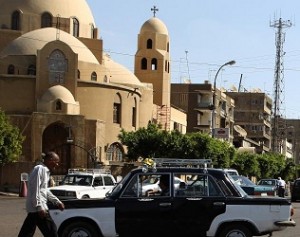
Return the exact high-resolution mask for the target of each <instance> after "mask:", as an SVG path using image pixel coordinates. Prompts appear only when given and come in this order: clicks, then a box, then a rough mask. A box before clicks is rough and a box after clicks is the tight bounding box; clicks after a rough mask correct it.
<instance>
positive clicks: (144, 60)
mask: <svg viewBox="0 0 300 237" xmlns="http://www.w3.org/2000/svg"><path fill="white" fill-rule="evenodd" d="M142 70H147V59H146V58H143V59H142Z"/></svg>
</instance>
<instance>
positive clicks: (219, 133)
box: [214, 128, 229, 139]
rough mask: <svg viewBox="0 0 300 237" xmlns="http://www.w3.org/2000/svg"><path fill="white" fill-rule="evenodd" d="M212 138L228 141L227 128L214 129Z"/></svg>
mask: <svg viewBox="0 0 300 237" xmlns="http://www.w3.org/2000/svg"><path fill="white" fill-rule="evenodd" d="M214 137H215V138H223V139H229V128H215V129H214Z"/></svg>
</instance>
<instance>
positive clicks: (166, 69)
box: [165, 60, 168, 72]
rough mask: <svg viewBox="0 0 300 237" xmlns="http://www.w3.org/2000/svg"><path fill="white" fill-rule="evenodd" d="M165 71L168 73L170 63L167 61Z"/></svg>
mask: <svg viewBox="0 0 300 237" xmlns="http://www.w3.org/2000/svg"><path fill="white" fill-rule="evenodd" d="M165 71H166V72H167V71H168V61H167V60H166V61H165Z"/></svg>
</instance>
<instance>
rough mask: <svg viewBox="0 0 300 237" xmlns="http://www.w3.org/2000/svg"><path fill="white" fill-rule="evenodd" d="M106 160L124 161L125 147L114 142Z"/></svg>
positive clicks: (108, 150) (107, 152)
mask: <svg viewBox="0 0 300 237" xmlns="http://www.w3.org/2000/svg"><path fill="white" fill-rule="evenodd" d="M106 160H108V161H122V160H123V149H122V147H121V146H120V145H119V144H118V143H114V144H112V145H111V146H110V147H109V148H108V149H107V151H106Z"/></svg>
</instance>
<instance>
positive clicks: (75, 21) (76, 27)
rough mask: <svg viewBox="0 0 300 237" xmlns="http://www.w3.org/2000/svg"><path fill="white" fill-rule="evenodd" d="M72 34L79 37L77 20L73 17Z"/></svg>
mask: <svg viewBox="0 0 300 237" xmlns="http://www.w3.org/2000/svg"><path fill="white" fill-rule="evenodd" d="M73 36H74V37H79V21H78V20H77V19H76V18H73Z"/></svg>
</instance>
